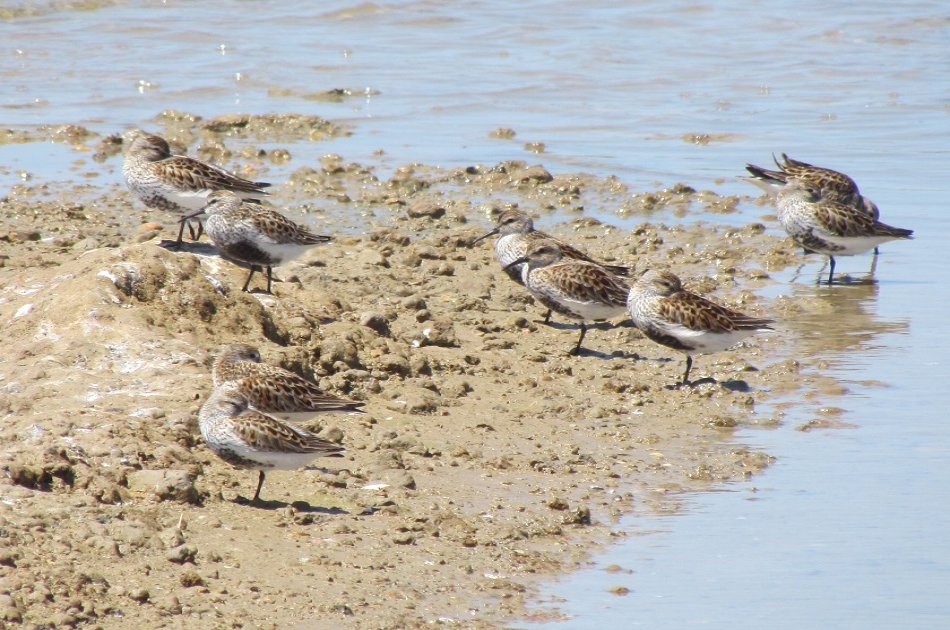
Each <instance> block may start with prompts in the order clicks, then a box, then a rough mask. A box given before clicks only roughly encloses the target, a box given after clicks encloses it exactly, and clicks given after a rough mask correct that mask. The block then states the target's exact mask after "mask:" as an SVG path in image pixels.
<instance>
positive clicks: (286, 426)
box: [232, 409, 343, 455]
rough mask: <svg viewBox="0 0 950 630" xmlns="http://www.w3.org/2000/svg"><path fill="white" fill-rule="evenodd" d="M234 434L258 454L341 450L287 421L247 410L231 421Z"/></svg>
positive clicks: (326, 453)
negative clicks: (258, 452) (264, 452)
mask: <svg viewBox="0 0 950 630" xmlns="http://www.w3.org/2000/svg"><path fill="white" fill-rule="evenodd" d="M232 424H233V428H234V432H235V433H236V434H237V435H238V436H239V437H240V438H241V439H242V440H243V441H244V442H246V443H247V444H248V445H249V446H251V447H252V448H254V449H256V450H260V451H271V452H281V453H288V452H289V453H323V454H324V455H329V454H332V453H340V452H342V451H343V447H342V446H340V445H339V444H335V443H333V442H330V441H328V440H324V439H322V438H319V437H317V436H316V435H314V434H313V433H310V432H309V431H307V430H305V429H302V428H300V427H298V426H296V425H294V424H291V423H290V422H284V421H283V420H278V419H277V418H275V417H273V416H269V415H267V414H264V413H260V412H259V411H255V410H253V409H246V410H245V411H243V412H241V413H240V414H239V415H237V416H236V417H234V418H233V420H232Z"/></svg>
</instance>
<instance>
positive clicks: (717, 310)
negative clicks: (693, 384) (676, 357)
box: [627, 269, 774, 385]
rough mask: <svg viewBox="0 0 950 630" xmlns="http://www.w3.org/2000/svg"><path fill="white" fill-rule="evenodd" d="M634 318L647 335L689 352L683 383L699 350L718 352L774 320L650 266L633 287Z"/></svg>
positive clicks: (629, 306) (631, 305) (630, 307)
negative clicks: (712, 297) (687, 285)
mask: <svg viewBox="0 0 950 630" xmlns="http://www.w3.org/2000/svg"><path fill="white" fill-rule="evenodd" d="M627 310H628V312H629V313H630V319H632V320H633V323H634V324H635V325H636V326H637V328H639V329H640V330H641V331H643V334H644V335H646V336H647V338H649V339H651V340H652V341H655V342H656V343H658V344H661V345H664V346H666V347H668V348H672V349H674V350H679V351H680V352H682V353H684V354H685V355H686V370H685V371H684V372H683V378H682V380H681V381H680V384H681V385H688V384H689V371H690V368H692V367H693V355H694V354H707V353H710V352H718V351H720V350H725V349H726V348H729V347H732V346H734V345H735V344H736V343H738V342H739V341H741V340H742V339H745V338H746V337H748V336H750V335H753V334H755V333H757V332H766V331H770V330H773V329H772V327H771V326H770V324H772V323H774V322H773V320H771V319H763V318H759V317H750V316H748V315H744V314H742V313H739V312H736V311H733V310H731V309H728V308H726V307H725V306H720V305H718V304H716V303H715V302H711V301H709V300H707V299H706V298H703V297H700V296H698V295H696V294H695V293H690V292H689V291H686V290H685V289H683V287H682V285H681V284H680V279H679V278H678V277H677V276H676V275H674V274H672V273H670V272H669V271H660V270H657V269H650V270H647V271H646V272H644V274H643V275H641V276H640V277H639V278H638V279H637V281H636V282H634V283H633V285H632V286H631V287H630V296H629V298H628V299H627Z"/></svg>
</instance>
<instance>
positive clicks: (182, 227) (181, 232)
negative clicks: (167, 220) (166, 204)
mask: <svg viewBox="0 0 950 630" xmlns="http://www.w3.org/2000/svg"><path fill="white" fill-rule="evenodd" d="M178 223H179V224H180V225H179V227H178V239H177V240H176V241H175V249H181V240H182V238H183V237H184V236H185V224H186V223H188V220H187V219H182V220H181V221H179V222H178ZM188 227H189V228H190V227H191V224H190V223H188Z"/></svg>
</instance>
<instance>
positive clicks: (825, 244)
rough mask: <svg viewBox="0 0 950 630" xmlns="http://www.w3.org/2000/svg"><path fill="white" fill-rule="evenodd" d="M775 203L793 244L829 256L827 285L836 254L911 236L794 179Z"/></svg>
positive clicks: (832, 272)
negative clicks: (825, 199)
mask: <svg viewBox="0 0 950 630" xmlns="http://www.w3.org/2000/svg"><path fill="white" fill-rule="evenodd" d="M775 206H776V209H777V210H778V218H779V221H780V222H781V224H782V227H784V228H785V231H786V232H788V235H789V236H791V237H792V238H793V239H794V240H795V242H796V243H798V244H799V245H801V246H802V247H804V248H805V249H806V250H807V251H809V252H814V253H817V254H825V255H826V256H828V258H829V259H830V261H831V269H830V270H829V272H828V284H831V283H832V281H833V280H834V273H835V256H853V255H855V254H860V253H863V252H866V251H868V250H869V249H872V248H875V247H877V246H878V245H879V244H881V243H885V242H887V241H892V240H895V239H910V238H912V237H913V233H914V231H913V230H906V229H904V228H897V227H893V226H890V225H887V224H885V223H881V222H880V221H878V220H877V219H875V218H874V217H872V216H871V215H869V214H867V213H866V212H863V211H861V210H859V209H858V208H856V207H854V206H851V205H848V204H845V203H840V202H836V201H822V200H821V198H820V196H819V194H818V193H817V192H816V191H815V190H814V189H812V188H810V187H809V186H808V185H806V184H804V183H802V182H801V181H799V180H797V179H789V181H788V183H787V184H786V185H785V186H783V187H782V189H781V190H780V191H779V193H778V195H777V197H776V200H775Z"/></svg>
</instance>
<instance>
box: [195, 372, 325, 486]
mask: <svg viewBox="0 0 950 630" xmlns="http://www.w3.org/2000/svg"><path fill="white" fill-rule="evenodd" d="M198 428H199V429H200V431H201V436H202V437H203V438H204V440H205V443H206V444H207V445H208V448H210V449H211V450H212V452H214V453H215V454H216V455H217V456H218V457H220V458H221V459H223V460H224V461H226V462H227V463H229V464H231V465H232V466H234V467H236V468H250V469H252V470H257V471H259V474H258V480H257V490H256V492H255V493H254V499H253V501H257V500H258V499H259V498H260V494H261V486H263V485H264V471H265V470H270V469H276V470H296V469H297V468H300V467H301V466H305V465H307V464H309V463H310V462H311V461H312V460H313V459H315V458H317V457H320V456H333V455H339V454H341V453H342V452H343V447H341V446H340V445H339V444H335V443H333V442H330V441H327V440H324V439H322V438H319V437H317V436H316V435H314V434H313V433H311V432H309V431H307V430H306V429H303V428H301V427H298V426H296V425H294V424H292V423H289V422H284V421H283V420H280V419H278V418H275V417H273V416H269V415H267V414H265V413H261V412H260V411H257V410H255V409H251V408H250V404H249V401H248V399H247V397H246V396H245V395H244V393H243V392H242V391H241V389H240V387H239V385H238V384H237V383H235V382H225V383H223V384H222V385H221V386H220V387H216V388H215V389H214V390H213V391H212V393H211V396H210V397H209V398H208V400H207V401H206V402H205V404H204V405H202V407H201V411H200V412H199V413H198Z"/></svg>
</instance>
